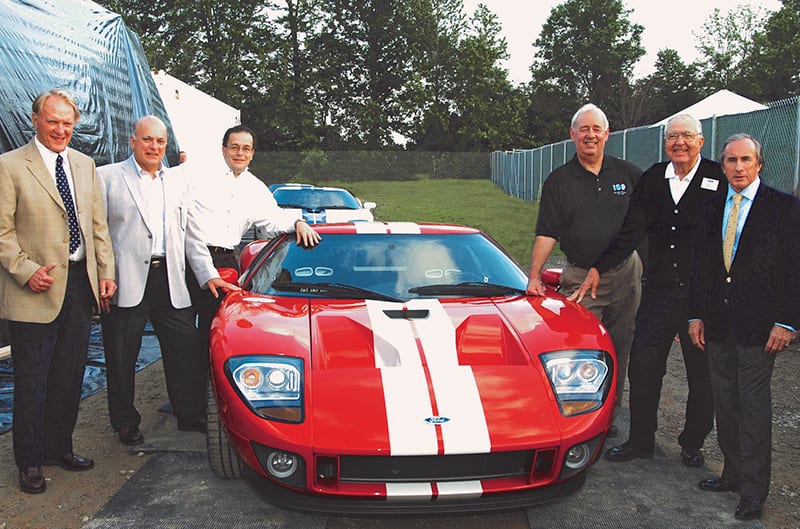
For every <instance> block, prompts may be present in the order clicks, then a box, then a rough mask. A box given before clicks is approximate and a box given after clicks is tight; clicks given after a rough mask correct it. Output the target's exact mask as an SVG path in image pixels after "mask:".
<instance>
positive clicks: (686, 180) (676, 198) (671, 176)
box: [664, 156, 702, 204]
mask: <svg viewBox="0 0 800 529" xmlns="http://www.w3.org/2000/svg"><path fill="white" fill-rule="evenodd" d="M700 160H702V157H700V156H698V157H697V163H695V164H694V167H692V169H691V170H690V171H689V173H688V174H687V175H686V176H684V177H683V179H681V178H680V177H679V176H678V175H677V173H675V166H674V165H673V163H672V162H670V163H668V164H667V169H666V170H665V171H664V178H666V179H667V180H668V181H669V191H670V193H672V201H673V202H674V203H675V204H677V203H678V202H680V201H681V198H683V194H684V193H686V190H687V189H689V186H690V185H691V183H692V178H694V175H695V173H697V168H698V167H700Z"/></svg>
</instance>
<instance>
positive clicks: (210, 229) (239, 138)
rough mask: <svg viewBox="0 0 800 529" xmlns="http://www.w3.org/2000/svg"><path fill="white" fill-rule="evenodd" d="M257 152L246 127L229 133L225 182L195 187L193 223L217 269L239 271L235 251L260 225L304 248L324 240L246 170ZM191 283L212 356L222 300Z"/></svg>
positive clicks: (212, 181) (224, 145) (207, 182)
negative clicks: (212, 333) (288, 235)
mask: <svg viewBox="0 0 800 529" xmlns="http://www.w3.org/2000/svg"><path fill="white" fill-rule="evenodd" d="M255 147H256V136H255V133H254V132H253V131H252V130H250V129H249V128H248V127H245V126H243V125H237V126H234V127H231V128H229V129H228V130H227V131H225V135H224V136H223V137H222V157H223V158H224V159H225V164H226V165H227V167H228V170H227V171H226V172H225V174H224V175H222V176H221V177H214V178H206V179H200V180H199V181H197V182H196V183H195V187H194V190H193V198H194V203H193V207H192V218H193V219H194V220H195V221H196V223H197V226H198V228H199V230H200V237H201V239H202V240H203V241H204V242H205V243H206V245H207V246H208V250H209V252H210V253H211V258H212V259H213V261H214V266H215V267H217V268H234V269H237V270H238V269H239V266H238V263H237V261H236V257H235V255H234V249H235V248H236V247H237V246H238V245H239V243H240V242H241V240H242V235H244V233H245V232H247V230H249V229H252V228H253V227H256V226H257V227H258V229H259V232H260V233H265V232H266V233H270V234H274V235H277V234H280V233H289V232H292V231H294V232H295V233H296V234H297V244H302V245H303V246H315V245H316V244H317V243H318V242H319V241H320V236H319V234H318V233H317V232H315V231H314V230H313V229H311V227H310V226H309V225H308V224H307V223H306V222H305V221H304V220H303V219H302V218H298V217H297V215H296V214H295V213H292V212H290V211H287V210H284V209H282V208H280V207H279V206H278V203H277V202H275V198H273V196H272V193H271V192H270V190H269V188H268V187H267V186H266V184H264V182H262V181H261V180H259V179H258V177H256V176H255V175H254V174H253V173H251V172H250V171H249V170H248V167H249V166H250V162H251V161H252V160H253V155H254V154H255ZM189 272H191V271H189ZM190 275H191V274H190ZM187 282H188V283H189V285H190V289H191V293H192V302H193V305H194V308H195V311H197V313H198V327H199V329H200V336H201V345H202V346H203V347H204V348H205V349H204V350H205V351H208V334H209V331H210V329H211V320H212V319H213V318H214V314H215V313H216V311H217V306H218V305H219V302H220V298H218V297H214V296H213V295H212V294H211V293H210V292H209V291H208V290H206V289H201V288H200V287H199V285H198V283H197V281H196V280H195V279H194V278H193V277H188V278H187Z"/></svg>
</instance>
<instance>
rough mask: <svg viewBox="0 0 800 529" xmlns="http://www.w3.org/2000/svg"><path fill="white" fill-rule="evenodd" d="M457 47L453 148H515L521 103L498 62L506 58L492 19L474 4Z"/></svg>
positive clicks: (518, 131)
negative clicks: (467, 30)
mask: <svg viewBox="0 0 800 529" xmlns="http://www.w3.org/2000/svg"><path fill="white" fill-rule="evenodd" d="M470 26H471V28H470V33H469V35H468V36H467V37H466V38H464V39H463V40H462V41H461V42H460V43H459V47H458V53H457V59H458V63H457V68H456V75H455V81H456V82H455V91H454V94H453V106H454V110H455V112H454V116H453V117H454V124H453V125H454V127H453V130H452V132H454V133H455V135H456V142H455V144H454V147H455V149H456V150H460V151H473V150H476V151H490V150H497V149H510V148H513V147H516V146H519V143H518V139H519V138H520V136H521V132H522V128H523V124H522V116H523V112H524V100H523V98H522V95H521V93H520V91H519V90H517V89H515V88H514V87H513V86H512V84H511V82H510V81H509V80H508V72H507V71H506V70H504V69H502V68H501V67H500V66H499V62H500V61H502V60H504V59H506V58H508V51H507V49H508V45H507V43H506V40H505V39H504V38H501V37H500V31H501V29H502V28H501V26H500V23H499V22H498V20H497V15H495V14H494V13H492V12H491V11H489V9H488V8H487V7H486V6H485V5H483V4H479V5H478V8H477V10H476V11H475V14H474V15H473V18H472V20H471V24H470Z"/></svg>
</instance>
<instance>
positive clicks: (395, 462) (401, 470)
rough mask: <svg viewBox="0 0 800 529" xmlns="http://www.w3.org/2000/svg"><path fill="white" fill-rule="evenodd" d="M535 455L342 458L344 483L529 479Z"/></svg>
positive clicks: (518, 453)
mask: <svg viewBox="0 0 800 529" xmlns="http://www.w3.org/2000/svg"><path fill="white" fill-rule="evenodd" d="M534 454H535V451H533V450H523V451H518V452H501V453H494V454H463V455H447V456H399V457H393V456H342V457H340V458H339V464H340V480H341V481H364V482H366V481H369V482H406V481H456V480H470V479H498V478H509V477H525V476H528V475H530V471H531V464H532V461H533V458H534Z"/></svg>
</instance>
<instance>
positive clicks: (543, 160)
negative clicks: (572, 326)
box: [490, 97, 800, 200]
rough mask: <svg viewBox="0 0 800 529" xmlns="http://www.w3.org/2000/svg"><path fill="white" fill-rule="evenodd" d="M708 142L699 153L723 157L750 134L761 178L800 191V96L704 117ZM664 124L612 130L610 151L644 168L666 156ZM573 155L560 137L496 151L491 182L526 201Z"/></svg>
mask: <svg viewBox="0 0 800 529" xmlns="http://www.w3.org/2000/svg"><path fill="white" fill-rule="evenodd" d="M701 122H702V124H703V136H704V137H705V144H704V145H703V149H702V150H701V154H702V155H703V157H705V158H709V159H712V160H717V159H719V149H720V148H721V147H722V144H723V142H724V141H725V140H726V139H727V138H728V137H730V136H731V135H733V134H736V133H739V132H746V133H748V134H751V135H752V136H753V137H755V138H756V139H757V140H758V141H760V142H761V144H762V145H763V147H764V157H765V158H766V162H765V163H764V168H763V169H762V170H761V178H762V179H763V180H764V181H765V182H766V183H767V184H769V185H771V186H773V187H776V188H778V189H780V190H782V191H785V192H787V193H793V194H796V193H797V192H798V177H800V98H798V97H793V98H790V99H784V100H781V101H776V102H774V103H771V104H770V105H769V107H768V108H767V109H765V110H757V111H755V112H747V113H745V114H733V115H729V116H719V117H716V116H715V117H712V118H708V119H704V120H702V121H701ZM665 129H666V125H653V126H648V127H638V128H633V129H626V130H621V131H617V132H613V133H612V134H611V135H610V137H609V139H608V142H607V143H606V149H605V152H606V154H610V155H611V156H616V157H617V158H622V159H624V160H628V161H630V162H631V163H634V164H636V165H637V166H639V167H641V168H642V169H647V168H648V167H650V166H651V165H652V164H654V163H657V162H661V161H663V160H665V159H666V155H665V154H664V149H663V137H664V132H665ZM574 154H575V144H574V143H572V141H569V140H567V141H562V142H559V143H553V144H550V145H545V146H544V147H539V148H537V149H529V150H515V151H507V152H501V151H495V152H493V153H492V154H491V160H490V165H491V172H492V181H493V182H494V183H495V184H496V185H497V186H498V187H500V188H501V189H503V190H504V191H505V192H506V193H508V194H510V195H513V196H516V197H519V198H522V199H524V200H538V199H539V195H540V192H541V190H542V183H543V182H544V180H545V178H547V176H548V175H549V174H550V172H551V171H552V170H553V169H555V168H557V167H559V166H561V165H563V164H565V163H566V162H567V161H569V160H570V159H571V158H572V156H573V155H574Z"/></svg>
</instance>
